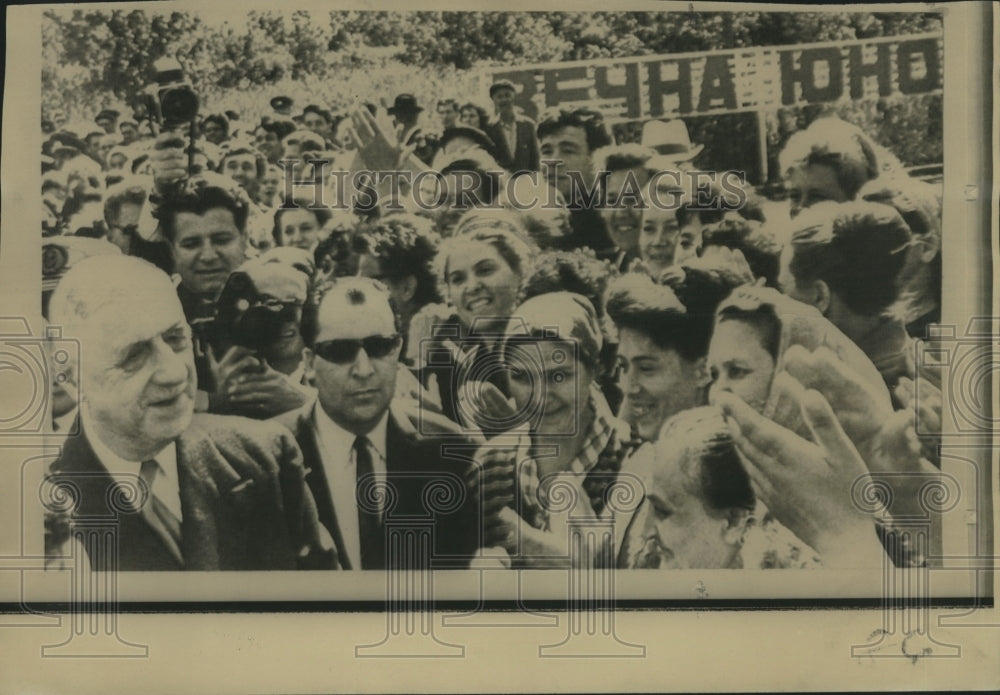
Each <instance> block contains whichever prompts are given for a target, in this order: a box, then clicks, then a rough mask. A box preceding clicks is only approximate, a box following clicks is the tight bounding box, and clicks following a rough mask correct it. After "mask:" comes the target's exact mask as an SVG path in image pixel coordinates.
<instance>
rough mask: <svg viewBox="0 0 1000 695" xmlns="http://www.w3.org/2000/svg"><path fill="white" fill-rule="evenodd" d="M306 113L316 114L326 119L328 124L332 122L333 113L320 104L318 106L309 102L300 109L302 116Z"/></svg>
mask: <svg viewBox="0 0 1000 695" xmlns="http://www.w3.org/2000/svg"><path fill="white" fill-rule="evenodd" d="M307 113H314V114H316V115H317V116H319V117H320V118H322V119H323V120H324V121H326V122H327V123H328V124H329V123H332V122H333V114H331V113H330V112H329V111H327V110H326V109H324V108H323V107H322V106H319V105H318V104H309V105H308V106H306V107H305V108H304V109H302V116H303V117H305V115H306V114H307Z"/></svg>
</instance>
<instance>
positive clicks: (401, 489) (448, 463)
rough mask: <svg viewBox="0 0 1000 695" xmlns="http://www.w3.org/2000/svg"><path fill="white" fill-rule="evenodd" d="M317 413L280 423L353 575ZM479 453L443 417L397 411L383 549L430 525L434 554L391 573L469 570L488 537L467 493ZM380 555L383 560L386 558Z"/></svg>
mask: <svg viewBox="0 0 1000 695" xmlns="http://www.w3.org/2000/svg"><path fill="white" fill-rule="evenodd" d="M314 406H315V407H319V405H318V403H310V404H309V405H308V406H306V407H305V408H302V409H300V410H297V411H292V412H291V413H286V414H284V415H281V416H279V417H278V418H276V419H277V421H278V422H281V423H285V424H287V425H288V426H289V427H290V429H291V430H292V432H293V433H294V434H295V439H296V441H297V442H298V444H299V447H300V448H301V449H302V454H303V456H304V459H305V465H306V469H307V471H308V472H307V475H306V482H307V483H308V485H309V489H310V491H311V492H312V496H313V498H314V499H315V500H316V507H317V509H318V512H319V519H320V521H321V522H322V524H323V525H324V526H325V527H326V528H327V529H328V530H329V532H330V535H331V536H333V540H334V543H335V544H336V547H337V550H338V557H339V558H341V561H340V568H341V569H352V567H350V562H349V560H348V555H347V553H346V552H344V540H343V535H342V534H341V531H340V525H339V524H338V522H337V514H336V510H335V509H334V505H333V499H332V497H331V495H330V488H329V484H328V482H327V475H326V470H325V467H326V465H327V464H326V463H325V462H324V461H323V460H322V458H321V456H320V448H319V444H318V433H317V431H316V427H315V424H314V420H313V407H314ZM476 448H477V447H476V445H475V444H474V443H472V442H471V441H470V440H469V439H468V438H467V437H465V436H464V435H462V433H461V431H460V430H459V428H458V426H457V425H455V424H454V423H451V422H448V421H447V420H445V419H444V418H442V417H441V416H439V415H434V414H432V413H426V412H420V410H419V407H418V406H416V405H415V404H413V405H410V406H404V405H402V404H401V403H400V402H394V403H393V406H392V407H391V408H390V415H389V421H388V427H387V434H386V474H387V479H386V482H387V483H388V486H389V489H390V490H391V491H392V492H391V493H390V494H389V496H388V498H387V502H386V505H385V507H384V509H385V513H384V523H383V526H384V528H385V530H386V534H385V535H384V536H383V537H382V539H381V542H385V540H386V539H387V538H389V537H391V534H392V533H393V529H395V532H396V533H404V534H405V533H406V531H407V530H408V529H409V528H427V525H431V526H432V534H433V551H432V553H431V554H430V555H429V556H428V555H421V556H419V557H410V558H405V557H403V558H397V559H396V560H394V561H391V562H392V567H391V568H398V567H399V564H398V563H405V562H416V563H418V566H420V567H433V568H435V569H448V568H466V567H468V564H469V560H470V559H471V555H472V554H473V553H474V552H475V551H476V549H477V548H479V546H480V538H481V534H482V532H481V530H480V528H479V527H480V526H481V524H480V523H478V520H479V513H478V509H479V504H478V501H477V500H474V499H472V498H471V497H470V496H469V492H468V487H467V477H468V476H467V473H468V472H469V470H470V469H471V467H472V465H473V464H472V459H473V454H474V453H475V451H476ZM399 537H400V536H397V538H399ZM383 550H384V547H383ZM375 555H376V556H378V557H380V558H384V553H375ZM353 569H358V568H353ZM362 569H385V567H364V568H362Z"/></svg>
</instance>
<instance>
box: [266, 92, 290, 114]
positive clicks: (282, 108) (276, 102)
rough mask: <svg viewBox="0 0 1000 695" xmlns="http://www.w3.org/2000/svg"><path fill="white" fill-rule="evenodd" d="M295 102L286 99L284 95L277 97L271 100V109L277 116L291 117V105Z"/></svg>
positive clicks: (288, 98)
mask: <svg viewBox="0 0 1000 695" xmlns="http://www.w3.org/2000/svg"><path fill="white" fill-rule="evenodd" d="M294 103H295V102H293V101H292V98H291V97H286V96H284V95H278V96H276V97H274V98H273V99H271V108H272V109H274V112H275V113H276V114H278V115H279V116H291V115H292V105H293V104H294Z"/></svg>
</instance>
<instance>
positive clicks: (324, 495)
mask: <svg viewBox="0 0 1000 695" xmlns="http://www.w3.org/2000/svg"><path fill="white" fill-rule="evenodd" d="M317 407H319V406H317ZM311 414H312V410H311V409H310V410H309V411H307V412H306V413H305V414H303V415H300V416H299V419H298V423H297V431H296V439H297V440H298V443H299V448H300V449H301V450H302V458H303V460H304V461H305V465H306V483H307V484H308V485H309V491H310V492H311V493H312V496H313V500H314V501H315V502H316V515H317V516H318V517H319V521H320V523H321V524H323V525H324V526H326V528H327V530H328V531H329V532H330V535H331V536H333V542H334V544H335V545H336V546H337V557H338V561H339V563H340V565H341V566H342V567H343V568H344V569H345V570H349V569H351V561H350V558H349V557H348V555H347V550H346V548H345V547H344V536H343V534H342V533H341V531H340V524H339V523H338V522H337V511H336V510H335V509H334V507H333V498H332V497H331V496H330V484H329V483H328V482H327V478H326V470H325V468H324V466H323V456H322V454H321V453H320V448H319V443H318V436H319V435H318V434H317V432H316V427H315V426H314V425H313V421H312V416H311Z"/></svg>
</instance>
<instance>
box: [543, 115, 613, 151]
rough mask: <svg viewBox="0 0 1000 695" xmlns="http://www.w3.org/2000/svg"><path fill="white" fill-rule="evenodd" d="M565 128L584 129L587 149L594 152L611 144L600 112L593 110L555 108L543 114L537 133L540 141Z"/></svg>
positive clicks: (609, 135)
mask: <svg viewBox="0 0 1000 695" xmlns="http://www.w3.org/2000/svg"><path fill="white" fill-rule="evenodd" d="M563 128H583V129H584V131H585V132H586V133H587V149H588V150H589V151H590V152H594V151H595V150H596V149H597V148H599V147H606V146H608V145H610V144H611V142H612V140H611V133H610V132H609V131H608V126H607V124H606V123H605V122H604V116H603V115H602V114H601V112H600V111H594V110H593V109H586V108H579V109H560V108H553V109H550V110H548V111H545V112H544V113H542V115H541V117H540V118H539V120H538V127H537V129H536V132H537V134H538V139H539V140H541V139H542V138H545V137H548V136H549V135H552V134H553V133H557V132H559V131H560V130H562V129H563Z"/></svg>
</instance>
